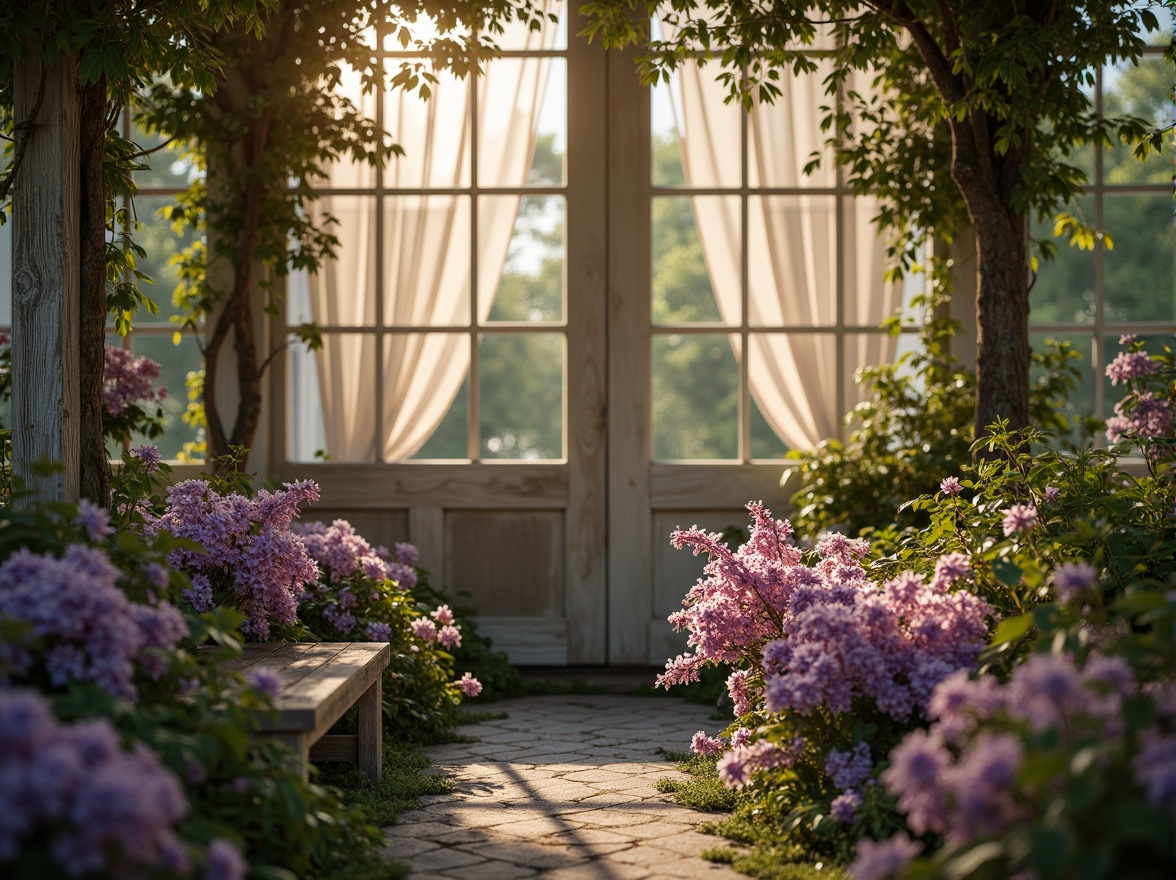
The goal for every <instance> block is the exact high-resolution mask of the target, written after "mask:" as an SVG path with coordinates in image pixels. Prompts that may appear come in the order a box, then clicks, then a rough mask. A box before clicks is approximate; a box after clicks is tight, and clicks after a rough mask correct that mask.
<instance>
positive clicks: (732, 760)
mask: <svg viewBox="0 0 1176 880" xmlns="http://www.w3.org/2000/svg"><path fill="white" fill-rule="evenodd" d="M739 756H740V750H736V751H733V752H728V753H727V754H726V755H724V756H723V757H722V758H719V762H718V764H716V765H715V769H716V770H717V771H718V774H719V779H721V780H723V784H724V785H726V786H727V788H732V789H740V788H743V787H744V786H745V785H747V784H748V783H749V782H750V781H751V770H752V768H751V767H749V766H748V765H747V764H746V763H745V762H744V761H743V760H742V759H741V758H740V757H739Z"/></svg>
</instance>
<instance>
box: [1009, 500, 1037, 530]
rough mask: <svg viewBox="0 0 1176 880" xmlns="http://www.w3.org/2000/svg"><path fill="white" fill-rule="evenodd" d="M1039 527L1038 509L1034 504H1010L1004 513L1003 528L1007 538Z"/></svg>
mask: <svg viewBox="0 0 1176 880" xmlns="http://www.w3.org/2000/svg"><path fill="white" fill-rule="evenodd" d="M1035 525H1037V508H1036V507H1034V506H1033V505H1032V504H1010V505H1009V506H1008V507H1007V508H1006V509H1005V512H1004V519H1003V520H1002V521H1001V528H1002V529H1003V531H1004V535H1005V537H1006V538H1010V537H1012V536H1013V535H1019V534H1021V533H1022V532H1027V531H1029V530H1030V529H1031V528H1033V527H1034V526H1035Z"/></svg>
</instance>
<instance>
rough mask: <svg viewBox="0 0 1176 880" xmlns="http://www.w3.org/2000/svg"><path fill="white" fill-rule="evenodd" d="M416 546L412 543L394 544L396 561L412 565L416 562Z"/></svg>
mask: <svg viewBox="0 0 1176 880" xmlns="http://www.w3.org/2000/svg"><path fill="white" fill-rule="evenodd" d="M417 556H418V552H417V548H416V547H414V546H413V545H412V544H404V543H401V544H397V545H396V561H397V562H399V563H400V564H401V565H407V566H409V567H412V566H414V565H416V564H417Z"/></svg>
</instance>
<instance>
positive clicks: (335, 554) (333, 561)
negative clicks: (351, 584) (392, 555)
mask: <svg viewBox="0 0 1176 880" xmlns="http://www.w3.org/2000/svg"><path fill="white" fill-rule="evenodd" d="M293 530H294V533H295V534H296V535H298V538H299V540H301V541H302V543H303V545H304V546H305V547H306V552H307V553H308V554H309V555H310V558H311V559H313V560H314V561H315V562H317V563H318V565H319V568H320V569H322V571H323V573H324V574H325V575H326V576H327V580H328V581H329V582H330V583H332V584H337V583H339V581H341V580H344V579H345V578H349V577H351V576H352V575H354V574H359V575H361V576H362V577H365V578H370V579H371V580H375V581H382V580H386V579H389V578H391V579H393V580H395V578H393V571H392V565H391V564H390V562H389V553H388V550H387V548H385V547H373V546H372V545H371V544H369V543H368V542H367V541H365V540H364V539H363V537H361V536H360V535H359V534H357V533H356V531H355V529H354V528H353V527H352V525H351V523H349V522H347V520H345V519H337V520H335V521H334V522H333V523H331V524H330V525H329V526H328V525H327V524H326V523H321V522H308V523H303V524H301V525H295V526H294V527H293ZM413 580H414V582H415V577H414V578H413ZM402 586H408V585H402Z"/></svg>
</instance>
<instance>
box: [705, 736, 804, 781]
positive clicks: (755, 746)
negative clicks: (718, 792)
mask: <svg viewBox="0 0 1176 880" xmlns="http://www.w3.org/2000/svg"><path fill="white" fill-rule="evenodd" d="M803 749H804V741H803V740H799V739H797V740H794V741H792V742H790V743H788V744H786V745H784V746H778V745H776V744H775V743H773V742H770V741H769V740H766V739H761V740H756V741H755V742H753V743H748V744H747V745H739V746H735V747H733V748H732V749H731V751H730V752H728V753H727V754H726V755H724V756H723V757H722V758H720V759H719V762H718V764H717V765H716V769H717V770H718V773H719V778H720V779H721V780H723V783H724V784H725V785H726V786H727V787H728V788H736V789H737V788H743V787H744V786H745V785H747V784H748V783H749V782H750V781H751V777H752V774H753V773H755V772H756V771H757V770H772V769H774V768H776V767H791V766H792V764H793V763H794V762H795V761H796V756H797V755H798V754H799V753H800V752H801V751H803Z"/></svg>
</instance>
